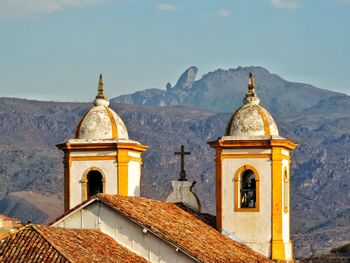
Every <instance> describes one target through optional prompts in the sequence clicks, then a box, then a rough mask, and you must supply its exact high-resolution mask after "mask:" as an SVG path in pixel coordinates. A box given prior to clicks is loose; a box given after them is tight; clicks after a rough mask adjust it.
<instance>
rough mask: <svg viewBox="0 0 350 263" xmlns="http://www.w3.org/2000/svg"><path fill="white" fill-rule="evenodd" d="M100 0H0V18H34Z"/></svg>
mask: <svg viewBox="0 0 350 263" xmlns="http://www.w3.org/2000/svg"><path fill="white" fill-rule="evenodd" d="M99 1H102V0H0V19H1V20H22V19H34V18H37V17H39V16H40V15H42V14H48V13H52V12H55V11H59V10H62V9H64V8H67V7H77V6H82V5H87V4H90V3H94V2H99Z"/></svg>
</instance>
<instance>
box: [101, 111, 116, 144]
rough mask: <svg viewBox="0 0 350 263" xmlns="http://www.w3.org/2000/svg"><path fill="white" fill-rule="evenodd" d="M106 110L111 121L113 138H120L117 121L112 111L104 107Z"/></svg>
mask: <svg viewBox="0 0 350 263" xmlns="http://www.w3.org/2000/svg"><path fill="white" fill-rule="evenodd" d="M104 107H105V110H106V112H107V114H108V117H109V120H110V121H111V125H112V138H118V127H117V125H116V121H115V119H114V116H113V113H112V112H111V110H110V109H109V108H108V107H107V106H104Z"/></svg>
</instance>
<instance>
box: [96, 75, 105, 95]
mask: <svg viewBox="0 0 350 263" xmlns="http://www.w3.org/2000/svg"><path fill="white" fill-rule="evenodd" d="M96 99H104V100H105V99H106V96H105V93H104V87H103V77H102V73H101V74H100V79H99V80H98V89H97V96H96Z"/></svg>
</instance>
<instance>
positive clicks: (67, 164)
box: [57, 75, 148, 211]
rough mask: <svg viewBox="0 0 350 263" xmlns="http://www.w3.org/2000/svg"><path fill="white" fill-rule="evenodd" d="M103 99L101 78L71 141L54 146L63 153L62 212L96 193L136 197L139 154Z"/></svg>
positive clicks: (138, 146)
mask: <svg viewBox="0 0 350 263" xmlns="http://www.w3.org/2000/svg"><path fill="white" fill-rule="evenodd" d="M108 106H109V101H108V100H107V98H106V96H105V95H104V87H103V80H102V75H100V79H99V83H98V94H97V96H96V99H95V100H94V103H93V106H92V107H91V108H90V109H89V110H88V111H87V113H86V114H85V115H84V117H83V118H82V119H81V121H80V122H79V124H78V127H77V129H76V134H75V139H70V140H68V141H66V142H65V143H63V144H60V145H57V147H58V148H59V149H61V150H62V151H63V152H64V160H63V163H64V209H65V211H68V210H69V209H71V208H73V207H75V206H76V205H78V204H80V203H82V202H84V201H85V200H87V199H88V198H90V197H91V196H93V195H95V194H97V193H106V194H119V195H129V196H139V195H140V178H141V164H142V158H141V154H142V152H144V151H146V150H147V148H148V147H147V146H144V145H142V144H140V143H139V142H137V141H133V140H130V139H129V137H128V131H127V129H126V127H125V125H124V122H123V121H122V119H121V118H120V117H119V116H118V114H117V113H115V112H114V111H113V110H112V109H111V108H109V107H108Z"/></svg>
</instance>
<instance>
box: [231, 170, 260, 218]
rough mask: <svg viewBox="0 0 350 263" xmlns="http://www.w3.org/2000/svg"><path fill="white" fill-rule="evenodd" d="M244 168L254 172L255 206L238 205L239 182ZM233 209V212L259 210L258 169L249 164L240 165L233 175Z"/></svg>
mask: <svg viewBox="0 0 350 263" xmlns="http://www.w3.org/2000/svg"><path fill="white" fill-rule="evenodd" d="M246 170H252V171H253V172H254V174H255V181H256V207H252V208H241V207H239V200H240V198H239V197H240V182H241V175H242V173H243V172H244V171H246ZM234 201H235V202H234V203H235V204H234V211H235V212H259V211H260V175H259V172H258V170H257V169H256V168H255V167H254V166H251V165H248V164H246V165H243V166H242V167H240V168H239V169H238V170H237V171H236V173H235V176H234Z"/></svg>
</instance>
